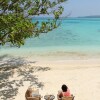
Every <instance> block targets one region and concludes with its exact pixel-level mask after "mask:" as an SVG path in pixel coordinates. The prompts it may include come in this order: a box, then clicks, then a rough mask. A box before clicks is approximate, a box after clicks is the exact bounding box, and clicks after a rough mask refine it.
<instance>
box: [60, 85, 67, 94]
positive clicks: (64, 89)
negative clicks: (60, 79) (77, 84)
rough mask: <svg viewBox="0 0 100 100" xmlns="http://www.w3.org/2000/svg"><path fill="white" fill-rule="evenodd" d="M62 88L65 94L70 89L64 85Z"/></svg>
mask: <svg viewBox="0 0 100 100" xmlns="http://www.w3.org/2000/svg"><path fill="white" fill-rule="evenodd" d="M61 88H62V91H63V92H66V91H67V89H68V87H67V86H66V85H65V84H63V85H62V87H61Z"/></svg>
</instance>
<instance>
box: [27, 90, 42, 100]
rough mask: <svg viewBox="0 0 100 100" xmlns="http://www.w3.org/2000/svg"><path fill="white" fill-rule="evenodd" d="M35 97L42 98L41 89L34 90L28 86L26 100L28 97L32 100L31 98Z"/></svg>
mask: <svg viewBox="0 0 100 100" xmlns="http://www.w3.org/2000/svg"><path fill="white" fill-rule="evenodd" d="M33 97H38V99H39V100H40V98H41V95H39V90H38V89H35V90H34V89H33V88H28V89H27V91H26V93H25V98H26V100H28V98H30V100H31V99H32V98H33ZM32 100H33V99H32Z"/></svg>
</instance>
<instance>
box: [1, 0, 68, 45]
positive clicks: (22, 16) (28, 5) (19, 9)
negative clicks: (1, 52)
mask: <svg viewBox="0 0 100 100" xmlns="http://www.w3.org/2000/svg"><path fill="white" fill-rule="evenodd" d="M65 1H67V0H54V1H53V0H52V1H50V0H0V45H5V44H6V43H10V44H11V45H14V46H18V47H20V46H21V45H24V42H25V39H26V38H30V37H36V36H39V34H40V33H47V32H49V31H52V30H53V29H55V28H57V27H58V26H59V24H57V19H59V16H60V15H61V14H62V12H63V7H62V6H60V3H62V2H65ZM40 15H42V16H43V15H53V16H54V19H53V20H47V21H43V22H41V23H39V21H38V20H36V21H34V22H32V20H31V17H36V16H40Z"/></svg>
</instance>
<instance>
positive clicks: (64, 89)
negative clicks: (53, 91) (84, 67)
mask: <svg viewBox="0 0 100 100" xmlns="http://www.w3.org/2000/svg"><path fill="white" fill-rule="evenodd" d="M61 89H62V91H58V95H57V97H58V98H62V97H66V96H71V93H70V90H69V89H68V87H67V86H66V85H65V84H63V85H62V87H61Z"/></svg>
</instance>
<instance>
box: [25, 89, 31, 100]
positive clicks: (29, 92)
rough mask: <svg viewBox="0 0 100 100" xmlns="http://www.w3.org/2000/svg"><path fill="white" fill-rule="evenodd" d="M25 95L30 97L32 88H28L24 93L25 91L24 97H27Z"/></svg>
mask: <svg viewBox="0 0 100 100" xmlns="http://www.w3.org/2000/svg"><path fill="white" fill-rule="evenodd" d="M27 97H32V88H28V89H27V91H26V93H25V98H26V99H27Z"/></svg>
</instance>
